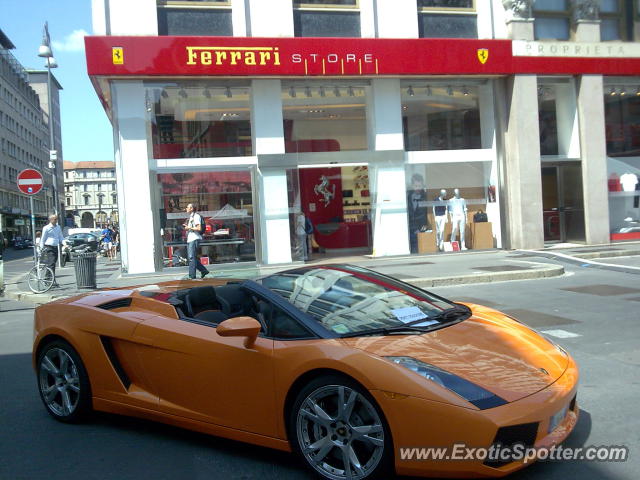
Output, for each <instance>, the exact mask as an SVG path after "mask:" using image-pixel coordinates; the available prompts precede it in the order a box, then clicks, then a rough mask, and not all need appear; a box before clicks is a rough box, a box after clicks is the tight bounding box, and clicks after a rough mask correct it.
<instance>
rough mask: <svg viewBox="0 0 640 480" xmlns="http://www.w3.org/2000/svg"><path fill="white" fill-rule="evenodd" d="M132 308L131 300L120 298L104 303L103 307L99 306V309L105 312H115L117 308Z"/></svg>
mask: <svg viewBox="0 0 640 480" xmlns="http://www.w3.org/2000/svg"><path fill="white" fill-rule="evenodd" d="M130 306H131V299H130V298H119V299H117V300H112V301H110V302H107V303H103V304H102V305H97V307H98V308H102V309H103V310H115V309H116V308H124V307H130Z"/></svg>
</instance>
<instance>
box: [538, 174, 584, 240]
mask: <svg viewBox="0 0 640 480" xmlns="http://www.w3.org/2000/svg"><path fill="white" fill-rule="evenodd" d="M542 215H543V222H544V241H545V242H560V243H563V242H578V243H579V242H584V241H585V231H584V202H583V196H582V167H581V166H580V162H563V163H562V164H558V165H553V166H544V167H542Z"/></svg>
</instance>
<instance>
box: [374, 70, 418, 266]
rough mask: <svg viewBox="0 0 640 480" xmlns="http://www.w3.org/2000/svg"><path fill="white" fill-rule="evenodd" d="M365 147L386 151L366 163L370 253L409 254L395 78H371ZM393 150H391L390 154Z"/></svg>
mask: <svg viewBox="0 0 640 480" xmlns="http://www.w3.org/2000/svg"><path fill="white" fill-rule="evenodd" d="M367 109H368V112H367V119H368V122H367V128H368V132H367V133H368V135H367V136H368V138H369V149H370V150H377V151H389V157H388V159H380V160H379V159H376V161H375V163H374V164H371V165H370V166H369V168H370V173H369V179H370V181H371V189H372V191H373V199H372V200H373V202H374V204H373V205H372V206H373V213H374V217H373V219H372V228H373V255H374V256H385V255H404V254H408V253H409V236H408V228H409V226H408V223H407V199H406V187H405V185H406V182H405V170H404V161H403V160H404V159H403V155H402V156H400V157H399V156H398V153H397V152H398V151H402V150H404V139H403V135H402V113H401V112H402V101H401V97H400V80H399V79H381V80H372V81H371V90H370V92H369V94H368V95H367ZM391 152H393V153H391Z"/></svg>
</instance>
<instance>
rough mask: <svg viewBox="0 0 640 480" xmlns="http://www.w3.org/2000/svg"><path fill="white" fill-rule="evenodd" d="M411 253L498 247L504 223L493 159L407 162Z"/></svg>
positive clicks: (408, 221)
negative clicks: (498, 231)
mask: <svg viewBox="0 0 640 480" xmlns="http://www.w3.org/2000/svg"><path fill="white" fill-rule="evenodd" d="M405 175H406V181H407V185H406V192H407V223H408V226H409V232H408V233H409V246H410V250H411V253H432V252H437V251H457V250H467V249H474V250H477V249H487V248H494V246H495V239H494V229H499V228H500V223H499V220H498V219H499V217H498V204H497V202H496V187H495V179H492V176H491V162H490V161H486V162H455V163H435V164H413V165H407V167H406V169H405Z"/></svg>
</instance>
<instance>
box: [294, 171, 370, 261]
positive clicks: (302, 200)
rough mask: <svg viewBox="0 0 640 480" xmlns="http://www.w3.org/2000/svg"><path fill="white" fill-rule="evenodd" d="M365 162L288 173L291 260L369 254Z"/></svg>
mask: <svg viewBox="0 0 640 480" xmlns="http://www.w3.org/2000/svg"><path fill="white" fill-rule="evenodd" d="M369 185H370V183H369V168H368V166H367V165H366V164H360V165H351V164H350V165H348V166H338V165H337V166H335V167H333V166H331V167H325V166H322V167H320V166H319V167H317V168H316V167H312V166H309V167H308V168H307V167H302V168H297V169H290V170H287V187H288V188H287V189H288V191H289V205H290V207H291V208H290V212H291V214H290V221H289V225H290V231H291V245H292V258H293V260H294V261H295V260H298V261H302V260H311V259H313V260H316V259H320V258H326V257H330V256H340V255H352V254H354V255H355V254H360V255H366V254H369V253H371V249H372V246H373V242H372V228H371V191H370V187H369Z"/></svg>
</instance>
